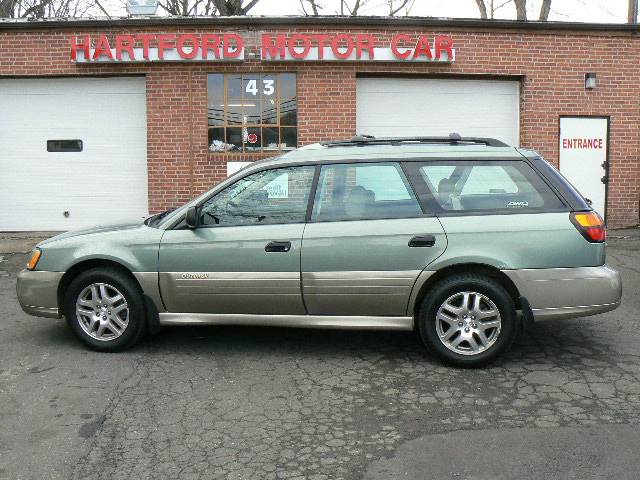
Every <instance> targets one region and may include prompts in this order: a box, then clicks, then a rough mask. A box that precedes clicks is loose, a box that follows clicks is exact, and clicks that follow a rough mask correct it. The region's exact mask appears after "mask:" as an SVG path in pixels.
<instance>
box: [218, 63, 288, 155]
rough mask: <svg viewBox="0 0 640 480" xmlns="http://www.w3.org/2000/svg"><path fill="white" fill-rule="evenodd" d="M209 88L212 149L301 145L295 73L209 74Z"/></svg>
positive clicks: (270, 148)
mask: <svg viewBox="0 0 640 480" xmlns="http://www.w3.org/2000/svg"><path fill="white" fill-rule="evenodd" d="M207 92H208V94H207V96H208V109H209V114H208V125H209V151H210V152H277V151H281V150H292V149H294V148H297V146H298V129H297V125H298V100H297V94H296V75H295V74H293V73H277V74H219V73H215V74H209V75H208V76H207Z"/></svg>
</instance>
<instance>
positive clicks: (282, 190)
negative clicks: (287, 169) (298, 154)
mask: <svg viewBox="0 0 640 480" xmlns="http://www.w3.org/2000/svg"><path fill="white" fill-rule="evenodd" d="M262 189H263V190H266V191H267V193H268V194H269V198H289V174H288V173H283V174H282V175H278V177H276V178H275V179H274V180H272V181H270V182H269V183H267V184H266V185H265V186H264V187H263V188H262Z"/></svg>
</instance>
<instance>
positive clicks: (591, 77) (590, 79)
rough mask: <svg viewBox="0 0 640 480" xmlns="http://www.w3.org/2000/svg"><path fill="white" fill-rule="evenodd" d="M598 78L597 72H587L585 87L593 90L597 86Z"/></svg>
mask: <svg viewBox="0 0 640 480" xmlns="http://www.w3.org/2000/svg"><path fill="white" fill-rule="evenodd" d="M596 84H597V80H596V74H595V73H585V74H584V88H586V89H587V90H593V89H594V88H596Z"/></svg>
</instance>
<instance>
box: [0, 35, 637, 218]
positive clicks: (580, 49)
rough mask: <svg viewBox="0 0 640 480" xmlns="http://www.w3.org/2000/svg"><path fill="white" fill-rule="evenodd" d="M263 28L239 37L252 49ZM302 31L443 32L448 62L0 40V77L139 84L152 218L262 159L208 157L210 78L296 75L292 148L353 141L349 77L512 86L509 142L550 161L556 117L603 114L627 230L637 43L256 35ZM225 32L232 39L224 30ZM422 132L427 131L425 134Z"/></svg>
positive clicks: (577, 38) (628, 39)
mask: <svg viewBox="0 0 640 480" xmlns="http://www.w3.org/2000/svg"><path fill="white" fill-rule="evenodd" d="M262 30H263V28H262V27H260V28H258V29H253V28H252V29H247V28H245V27H243V28H238V29H236V30H235V31H236V32H237V33H239V34H241V35H242V36H243V37H244V38H245V40H246V41H247V43H248V49H249V50H248V51H251V50H254V51H255V49H256V45H257V44H258V38H259V35H260V32H261V31H262ZM264 30H265V31H266V30H268V31H270V32H278V31H281V32H288V31H292V30H296V31H300V32H305V33H311V32H325V33H332V32H337V31H341V32H343V31H348V32H349V33H373V34H375V35H376V36H378V38H380V39H381V40H382V41H385V40H388V39H390V38H391V36H392V35H394V34H395V33H398V32H399V31H402V32H403V33H407V34H409V35H419V34H426V35H429V36H431V35H435V34H440V33H448V34H451V35H452V36H453V38H454V42H455V48H456V50H457V53H456V61H455V62H454V63H452V64H450V65H449V64H398V63H387V64H381V63H376V64H373V63H367V62H363V63H346V64H337V63H332V64H328V63H324V64H318V63H310V62H309V63H277V62H269V63H261V62H259V61H255V60H250V61H244V62H242V63H207V64H204V63H193V64H189V63H182V64H133V65H126V64H122V65H104V64H103V65H76V64H74V63H72V62H71V60H70V58H69V36H70V35H85V34H89V35H92V36H96V35H97V34H98V33H102V32H103V31H105V29H103V28H100V29H95V30H88V29H86V30H82V31H79V30H72V29H55V30H44V29H39V30H32V31H28V30H25V31H0V75H2V76H5V75H19V76H23V75H24V76H45V75H122V74H129V75H130V74H144V75H146V77H147V125H148V144H147V145H148V168H149V203H150V205H149V207H150V210H151V211H152V212H155V211H159V210H161V209H164V208H167V207H170V206H175V205H178V204H180V203H182V202H184V201H186V200H187V199H189V198H191V197H193V196H195V195H196V194H198V193H200V192H201V191H203V190H205V189H207V188H209V187H210V186H212V185H213V184H215V183H217V182H218V181H219V180H221V179H222V178H224V177H225V176H226V162H227V161H247V160H256V159H259V158H263V157H264V155H259V154H219V153H210V152H209V151H208V149H207V143H208V142H207V90H206V74H207V73H214V72H247V73H251V72H267V71H278V72H295V73H296V74H297V80H298V138H299V142H300V144H301V145H304V144H307V143H312V142H315V141H318V140H323V139H330V138H343V137H348V136H350V135H352V134H354V133H355V117H356V105H355V100H356V96H355V93H356V76H357V75H358V74H366V73H382V74H384V73H390V74H407V75H436V76H438V75H442V76H447V75H491V76H500V77H503V76H513V77H518V78H521V79H522V83H521V85H522V89H521V119H520V139H521V145H522V146H524V147H530V148H535V149H536V150H538V151H539V152H540V153H542V154H543V155H544V156H545V157H546V158H547V159H549V160H550V161H552V162H554V163H556V164H557V161H558V129H559V117H560V115H608V116H610V117H611V137H610V179H611V183H610V185H609V200H608V204H609V210H608V221H609V224H610V226H614V227H619V226H628V225H635V224H637V223H638V215H639V213H638V204H639V199H640V166H639V162H638V157H639V156H640V138H639V135H640V132H639V125H640V82H639V81H638V78H640V39H638V38H636V37H634V36H632V35H631V34H627V33H625V32H614V31H611V32H608V31H593V32H585V31H569V30H561V31H558V30H555V31H545V30H535V31H532V30H527V31H517V30H491V29H481V28H459V27H456V28H455V29H448V28H446V27H442V28H440V29H438V30H434V29H433V28H431V27H429V28H428V29H426V30H416V29H415V28H411V29H406V28H404V29H402V30H400V29H398V30H392V31H391V30H388V29H385V27H380V28H371V27H357V28H356V27H352V28H349V29H348V28H337V29H336V30H331V29H326V28H324V27H323V28H319V27H312V26H308V27H304V28H302V27H301V28H299V29H284V28H280V29H274V28H268V29H264ZM217 31H222V30H220V29H217V28H215V27H214V26H212V27H207V28H205V27H202V26H194V28H187V27H168V26H165V27H154V28H148V27H145V28H135V29H131V30H129V29H123V28H121V27H120V28H111V29H108V31H107V33H108V34H110V35H112V34H118V33H124V34H137V33H160V32H167V33H176V34H178V33H216V32H217ZM224 31H234V29H232V28H225V29H224ZM586 72H596V73H597V75H598V87H597V88H596V89H595V90H593V91H587V90H585V89H584V83H583V82H584V73H586ZM424 133H425V134H426V135H428V134H429V132H428V131H425V132H424Z"/></svg>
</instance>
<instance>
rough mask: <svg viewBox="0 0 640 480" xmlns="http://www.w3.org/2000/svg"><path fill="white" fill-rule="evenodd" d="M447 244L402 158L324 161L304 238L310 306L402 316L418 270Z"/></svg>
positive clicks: (315, 310)
mask: <svg viewBox="0 0 640 480" xmlns="http://www.w3.org/2000/svg"><path fill="white" fill-rule="evenodd" d="M445 248H446V236H445V234H444V230H443V229H442V225H441V224H440V222H439V221H438V219H437V218H436V217H434V216H430V215H428V214H425V213H424V212H423V210H422V208H421V206H420V204H419V202H418V200H417V198H416V195H415V193H414V192H413V190H412V188H411V186H410V184H409V183H408V182H407V178H406V177H405V174H404V172H403V171H402V168H401V166H400V164H399V163H397V162H388V163H345V164H328V165H323V166H322V168H321V171H320V177H319V180H318V186H317V191H316V194H315V199H314V205H313V211H312V215H311V219H310V223H308V224H307V227H306V228H305V232H304V237H303V240H302V287H303V295H304V301H305V305H306V307H307V310H308V312H309V314H316V315H366V316H371V315H375V316H398V315H400V316H404V315H406V314H407V305H408V301H409V296H410V294H411V290H412V288H413V286H414V284H415V282H416V280H417V278H418V276H419V274H420V273H421V271H422V270H423V269H424V268H425V267H426V266H427V265H429V263H431V262H432V261H433V260H434V259H436V258H437V257H438V256H440V255H441V254H442V253H443V252H444V250H445Z"/></svg>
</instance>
